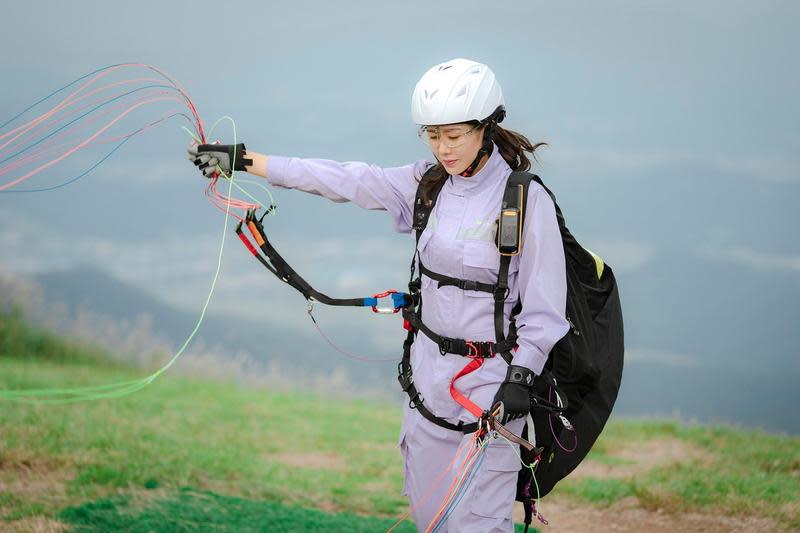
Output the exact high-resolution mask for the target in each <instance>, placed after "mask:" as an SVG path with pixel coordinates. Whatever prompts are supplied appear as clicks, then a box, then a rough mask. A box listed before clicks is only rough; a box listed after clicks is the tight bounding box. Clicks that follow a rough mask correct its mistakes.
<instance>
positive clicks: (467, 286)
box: [461, 279, 478, 291]
mask: <svg viewBox="0 0 800 533" xmlns="http://www.w3.org/2000/svg"><path fill="white" fill-rule="evenodd" d="M461 290H462V291H477V290H478V282H477V281H474V280H471V279H463V280H461Z"/></svg>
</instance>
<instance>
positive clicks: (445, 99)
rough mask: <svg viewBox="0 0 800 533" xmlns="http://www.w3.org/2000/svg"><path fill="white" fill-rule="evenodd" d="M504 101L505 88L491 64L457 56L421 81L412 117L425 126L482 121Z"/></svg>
mask: <svg viewBox="0 0 800 533" xmlns="http://www.w3.org/2000/svg"><path fill="white" fill-rule="evenodd" d="M504 104H505V102H504V101H503V91H502V89H500V84H499V83H497V80H495V77H494V72H492V70H491V69H490V68H489V67H487V66H486V65H484V64H483V63H476V62H475V61H470V60H468V59H453V60H451V61H446V62H444V63H440V64H438V65H436V66H435V67H433V68H431V69H430V70H428V72H426V73H425V74H424V75H423V76H422V78H420V80H419V81H418V82H417V86H416V87H415V88H414V94H413V95H412V96H411V116H412V117H413V119H414V122H415V123H416V124H420V125H425V126H438V125H442V124H455V123H458V122H469V121H471V120H479V121H481V120H484V119H486V118H488V117H489V116H491V115H492V113H494V112H495V111H497V108H498V107H501V106H504ZM500 120H502V118H500ZM498 122H499V120H498Z"/></svg>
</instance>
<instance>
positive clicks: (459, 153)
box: [420, 123, 483, 175]
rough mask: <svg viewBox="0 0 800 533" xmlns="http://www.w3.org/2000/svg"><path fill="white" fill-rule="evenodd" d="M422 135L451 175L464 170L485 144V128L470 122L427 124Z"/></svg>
mask: <svg viewBox="0 0 800 533" xmlns="http://www.w3.org/2000/svg"><path fill="white" fill-rule="evenodd" d="M420 136H421V137H422V139H423V140H425V141H427V142H428V144H429V145H430V147H431V150H433V153H434V155H435V156H436V159H438V160H439V162H440V163H441V164H442V165H444V168H445V170H446V171H447V173H448V174H450V175H456V174H461V173H462V172H464V171H465V170H466V169H467V167H468V166H469V165H470V164H471V163H472V162H473V161H474V160H475V157H476V156H477V155H478V150H480V149H481V145H482V144H483V128H481V127H480V126H476V125H475V124H469V123H460V124H446V125H443V126H425V127H423V128H422V131H421V133H420Z"/></svg>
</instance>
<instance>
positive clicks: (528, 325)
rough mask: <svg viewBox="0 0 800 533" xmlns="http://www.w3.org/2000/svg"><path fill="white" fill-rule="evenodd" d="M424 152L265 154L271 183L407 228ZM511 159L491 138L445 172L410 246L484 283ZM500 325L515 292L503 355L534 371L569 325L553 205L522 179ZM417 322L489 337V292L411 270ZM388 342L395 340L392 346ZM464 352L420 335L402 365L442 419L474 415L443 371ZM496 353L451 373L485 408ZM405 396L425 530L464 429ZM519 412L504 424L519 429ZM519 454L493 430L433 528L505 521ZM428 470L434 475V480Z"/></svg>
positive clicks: (409, 482) (404, 438) (492, 268)
mask: <svg viewBox="0 0 800 533" xmlns="http://www.w3.org/2000/svg"><path fill="white" fill-rule="evenodd" d="M429 164H430V163H428V162H426V161H418V162H416V163H414V164H411V165H407V166H402V167H396V168H380V167H377V166H373V165H368V164H365V163H357V162H350V163H338V162H335V161H328V160H319V159H298V158H287V157H279V156H270V157H269V160H268V172H267V174H268V178H267V179H268V181H269V182H270V183H271V184H272V185H274V186H276V187H285V188H291V189H298V190H301V191H305V192H309V193H312V194H317V195H320V196H324V197H325V198H328V199H330V200H333V201H334V202H347V201H351V202H355V203H356V204H357V205H359V206H361V207H363V208H365V209H381V210H386V211H388V212H389V214H390V215H391V217H392V219H393V221H394V224H395V228H396V229H397V231H398V232H401V233H411V231H412V230H411V226H412V220H411V219H412V214H413V202H414V197H415V193H416V190H417V185H418V179H419V178H420V177H421V176H422V174H423V173H424V172H425V169H426V168H427V167H428V165H429ZM510 173H511V168H510V167H509V166H508V164H507V163H506V162H505V160H504V159H503V158H502V157H501V156H500V153H499V151H498V150H497V148H496V147H495V149H494V150H493V151H492V155H491V157H490V158H489V160H488V161H487V163H486V165H485V166H484V167H483V168H482V169H481V170H480V172H477V173H475V174H474V175H473V176H472V177H469V178H464V177H462V176H451V177H450V178H448V180H447V182H446V183H445V185H444V187H443V188H442V191H441V193H440V194H439V199H438V201H437V203H436V206H435V207H434V209H433V212H432V213H431V217H430V219H429V221H428V226H427V228H426V229H425V231H424V232H423V233H422V235H421V237H420V240H419V253H420V257H421V259H422V261H423V263H424V264H425V266H427V267H428V268H430V269H431V270H433V271H435V272H439V273H441V274H445V275H448V276H453V277H457V278H463V279H471V280H476V281H481V282H484V283H495V282H496V281H497V272H498V269H499V266H500V256H499V254H498V251H497V247H496V246H495V244H494V237H495V221H496V220H497V217H498V214H499V212H500V203H501V201H502V198H503V193H504V190H505V183H506V179H507V178H508V175H509V174H510ZM508 283H509V287H510V292H509V297H508V299H507V300H506V307H505V313H506V324H507V323H508V321H507V319H508V317H509V315H510V312H511V309H512V307H513V306H514V305H515V304H516V303H517V301H521V302H522V311H521V312H520V313H519V315H518V316H517V319H516V321H517V328H518V329H517V331H518V335H519V339H518V341H517V342H518V344H519V349H518V350H517V351H516V352H515V354H514V361H513V362H514V364H516V365H520V366H525V367H528V368H530V369H531V370H533V371H534V372H535V373H537V374H539V373H541V370H542V367H543V366H544V363H545V361H546V359H547V355H548V353H549V352H550V349H551V348H552V347H553V345H554V344H555V343H556V342H557V341H558V340H559V339H560V338H561V337H563V336H564V335H565V334H566V332H567V331H568V329H569V325H568V323H567V321H566V319H565V317H564V315H565V307H566V270H565V264H564V248H563V245H562V242H561V237H560V234H559V229H558V223H557V221H556V216H555V207H554V205H553V202H552V200H551V199H550V197H549V196H548V194H547V193H546V191H545V190H544V189H543V188H542V187H541V186H540V185H538V184H537V183H535V182H533V181H532V182H531V184H530V188H529V191H528V197H527V207H526V215H525V227H524V230H523V245H522V253H521V254H520V255H517V256H514V257H513V258H512V260H511V265H510V268H509V275H508ZM422 300H423V302H424V305H423V306H422V307H423V315H422V320H423V322H424V323H425V324H426V325H427V326H429V327H430V328H431V329H432V330H433V331H435V332H437V333H439V334H440V335H443V336H447V337H455V338H462V339H467V340H476V341H494V340H495V332H494V298H493V296H492V295H491V294H489V293H486V292H477V291H463V290H461V289H460V288H458V287H452V286H445V287H441V288H438V287H437V282H435V281H433V280H431V279H429V278H427V277H425V276H422ZM398 350H399V346H398ZM468 361H469V360H468V359H466V358H464V357H461V356H458V355H453V354H447V355H444V356H442V355H441V354H440V353H439V347H438V346H437V345H436V344H435V343H434V342H433V341H431V340H430V339H429V338H428V337H426V336H425V335H424V334H422V333H420V334H418V335H417V338H416V341H415V342H414V345H413V346H412V348H411V367H412V370H413V374H414V382H415V384H416V387H417V390H418V391H419V392H420V393H421V394H422V397H423V398H424V401H425V405H426V406H427V407H428V409H430V410H431V411H432V412H433V413H434V414H436V415H437V416H440V417H442V418H445V419H447V420H449V421H451V422H456V423H457V421H459V420H463V421H465V422H474V421H475V417H474V416H472V415H471V414H470V413H469V412H468V411H466V410H465V409H463V408H462V407H461V406H460V405H459V404H457V403H456V402H455V401H454V400H453V399H452V398H451V396H450V392H449V386H450V380H451V379H452V378H453V376H454V375H455V374H456V373H458V371H459V370H461V369H462V368H463V367H464V365H465V364H466V363H467V362H468ZM507 366H508V365H507V364H506V362H505V361H504V360H503V359H502V358H501V357H495V358H493V359H488V360H486V361H485V363H484V365H483V366H481V367H480V368H479V369H478V370H476V371H475V372H473V373H471V374H468V375H466V376H464V377H462V378H461V379H459V380H458V381H457V382H456V386H457V387H458V388H459V390H461V391H462V392H463V393H464V394H465V395H466V396H467V397H468V398H469V399H470V400H472V401H473V402H475V403H476V404H477V405H478V406H480V407H482V408H488V407H490V403H491V401H492V399H493V398H494V395H495V393H496V392H497V389H498V387H499V385H500V383H502V381H503V380H504V379H505V375H506V368H507ZM405 404H406V406H405V408H404V412H403V424H402V429H401V431H400V448H401V451H402V454H403V458H404V467H405V483H404V494H406V495H408V496H409V498H410V500H411V504H412V515H413V518H414V521H415V523H416V524H417V527H418V528H419V529H420V530H422V531H424V529H425V528H426V527H427V525H428V523H429V522H430V521H431V519H432V518H433V516H434V515H435V513H436V511H437V510H438V509H439V507H440V505H441V502H442V500H443V498H444V496H445V494H446V492H447V490H448V488H449V486H450V482H451V480H452V476H451V473H448V474H445V475H444V477H443V478H440V475H441V474H442V472H443V471H444V470H445V468H446V466H447V465H448V464H450V462H451V461H452V460H453V457H454V455H455V453H456V451H457V449H458V448H459V446H460V445H461V443H462V441H463V440H464V439H467V440H468V439H469V437H470V436H468V435H467V436H465V435H462V434H460V433H458V432H455V431H451V430H448V429H444V428H441V427H439V426H436V425H434V424H432V423H430V422H429V421H427V420H426V419H424V418H423V417H422V416H421V415H420V414H419V413H418V412H417V411H416V410H414V409H410V408H409V407H408V405H407V402H405ZM523 424H524V420H515V421H512V422H510V423H509V424H508V425H507V427H508V428H509V429H510V430H511V431H513V432H514V433H516V434H520V432H521V430H522V426H523ZM518 470H519V459H518V457H517V455H516V453H515V451H514V450H513V449H512V448H511V447H510V446H509V445H508V444H507V443H506V442H504V441H502V440H499V439H498V440H493V441H492V443H491V445H490V446H489V448H488V450H487V456H486V459H485V460H484V462H483V464H482V465H481V468H480V470H479V471H478V472H477V474H476V476H475V478H474V479H473V481H472V482H471V484H470V486H469V488H468V490H467V492H466V493H465V495H464V497H463V498H462V500H461V502H460V503H459V505H458V507H457V508H456V509H455V511H454V512H453V513H452V514H451V515H450V517H449V519H448V521H447V524H446V527H445V528H443V529H441V531H450V532H455V531H457V532H471V531H475V532H481V533H487V532H490V531H498V532H501V531H502V532H507V531H513V523H512V520H511V515H512V507H513V502H514V495H515V491H516V476H517V471H518ZM437 478H439V479H438V480H437Z"/></svg>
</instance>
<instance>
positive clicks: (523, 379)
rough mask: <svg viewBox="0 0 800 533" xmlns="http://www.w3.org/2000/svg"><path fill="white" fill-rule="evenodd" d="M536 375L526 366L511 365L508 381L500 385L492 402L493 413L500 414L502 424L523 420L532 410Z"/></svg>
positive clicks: (507, 373) (507, 375)
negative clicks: (498, 408)
mask: <svg viewBox="0 0 800 533" xmlns="http://www.w3.org/2000/svg"><path fill="white" fill-rule="evenodd" d="M535 377H536V374H534V373H533V371H532V370H530V369H529V368H525V367H524V366H517V365H509V366H508V371H507V372H506V380H505V381H504V382H503V383H502V384H501V385H500V388H499V389H498V390H497V394H495V396H494V400H492V412H495V411H496V410H497V407H498V404H499V407H500V412H499V413H498V415H497V417H498V418H499V419H500V423H501V424H505V423H506V422H508V421H509V420H514V419H516V418H522V417H523V416H525V415H527V414H528V413H529V412H530V410H531V397H530V395H531V387H532V386H533V378H535Z"/></svg>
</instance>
